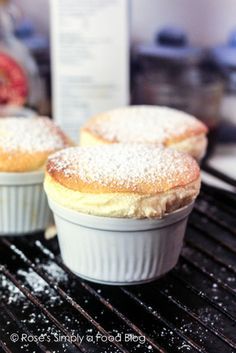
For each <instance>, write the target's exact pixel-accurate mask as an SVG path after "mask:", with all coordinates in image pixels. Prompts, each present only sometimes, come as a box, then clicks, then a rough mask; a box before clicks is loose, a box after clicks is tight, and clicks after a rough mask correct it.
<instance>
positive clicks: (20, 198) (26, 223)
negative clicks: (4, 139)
mask: <svg viewBox="0 0 236 353" xmlns="http://www.w3.org/2000/svg"><path fill="white" fill-rule="evenodd" d="M43 180H44V171H43V170H41V171H35V172H27V173H0V235H21V234H25V233H32V232H36V231H40V230H44V229H46V227H47V226H48V225H49V224H51V223H52V213H51V211H50V209H49V206H48V202H47V197H46V194H45V192H44V189H43Z"/></svg>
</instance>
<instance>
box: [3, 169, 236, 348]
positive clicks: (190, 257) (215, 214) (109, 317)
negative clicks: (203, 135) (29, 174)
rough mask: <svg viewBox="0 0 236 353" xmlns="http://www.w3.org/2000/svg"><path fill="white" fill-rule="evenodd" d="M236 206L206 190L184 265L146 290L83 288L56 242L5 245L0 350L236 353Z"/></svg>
mask: <svg viewBox="0 0 236 353" xmlns="http://www.w3.org/2000/svg"><path fill="white" fill-rule="evenodd" d="M208 172H210V173H212V174H215V175H216V176H217V177H220V178H221V179H223V180H224V181H225V182H229V183H230V184H231V185H233V186H234V187H235V186H236V182H235V181H234V180H232V179H230V178H228V177H226V176H224V175H223V174H221V173H220V174H219V172H217V171H215V170H213V169H211V168H210V169H209V168H208ZM235 206H236V196H235V194H234V193H231V192H226V191H222V190H219V189H215V188H212V187H209V186H207V185H203V186H202V191H201V194H200V196H199V198H198V200H197V202H196V206H195V209H194V212H193V213H192V215H191V217H190V220H189V223H188V228H187V234H186V238H185V239H186V240H185V246H184V248H183V251H182V255H181V257H180V260H179V263H178V265H177V266H176V268H175V269H174V270H172V271H171V272H170V273H169V274H167V275H166V276H164V277H162V278H161V279H159V280H158V281H156V282H153V283H150V284H145V285H139V286H129V287H111V286H104V285H99V284H93V283H89V282H86V281H83V280H81V279H79V278H77V277H76V276H74V275H73V274H72V273H71V272H70V271H69V270H68V269H67V268H66V267H65V266H64V265H63V263H62V262H61V259H60V255H59V249H58V244H57V239H55V238H54V239H52V240H45V239H44V237H43V235H42V234H38V235H36V236H27V237H26V236H25V237H18V238H16V237H15V238H14V237H5V238H3V237H2V238H0V263H1V267H0V272H1V277H0V305H1V308H0V313H1V314H0V350H1V351H3V352H7V353H8V352H14V353H15V352H17V353H18V352H24V353H26V352H29V353H33V352H59V353H61V352H86V353H90V352H91V353H92V352H94V353H95V352H97V353H105V352H107V353H108V352H112V353H115V352H117V353H118V352H123V353H128V352H129V353H133V352H137V353H138V352H141V353H145V352H148V353H152V352H171V353H172V352H176V353H177V352H178V353H179V352H211V353H229V352H236V207H235ZM25 337H27V339H25ZM112 340H113V341H112Z"/></svg>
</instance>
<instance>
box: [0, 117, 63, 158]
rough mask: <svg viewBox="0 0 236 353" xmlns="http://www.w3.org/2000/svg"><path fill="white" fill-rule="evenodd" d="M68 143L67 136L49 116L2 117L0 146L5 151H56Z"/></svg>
mask: <svg viewBox="0 0 236 353" xmlns="http://www.w3.org/2000/svg"><path fill="white" fill-rule="evenodd" d="M67 145H68V144H67V141H66V138H65V136H64V135H63V133H62V132H61V131H60V129H59V128H58V127H57V126H55V125H54V124H53V122H52V121H51V120H50V119H49V118H44V117H39V118H13V117H9V118H2V119H0V148H1V149H2V150H4V151H23V152H28V153H30V152H40V151H54V150H57V149H61V148H63V147H66V146H67Z"/></svg>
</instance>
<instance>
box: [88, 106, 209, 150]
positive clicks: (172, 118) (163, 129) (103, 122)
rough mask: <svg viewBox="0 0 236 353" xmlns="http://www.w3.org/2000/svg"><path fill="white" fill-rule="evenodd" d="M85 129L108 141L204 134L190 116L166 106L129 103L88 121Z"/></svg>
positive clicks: (153, 140) (158, 139)
mask: <svg viewBox="0 0 236 353" xmlns="http://www.w3.org/2000/svg"><path fill="white" fill-rule="evenodd" d="M87 128H88V130H90V131H92V132H94V133H95V134H96V135H98V136H101V137H103V138H104V139H106V140H108V141H111V142H149V143H160V144H162V143H165V142H166V141H168V140H169V139H171V138H175V137H178V136H182V135H184V134H186V133H194V132H195V133H196V132H197V133H199V132H200V133H204V132H206V131H205V127H204V125H203V124H202V123H201V122H200V121H198V120H197V119H196V118H194V117H193V116H191V115H189V114H187V113H184V112H181V111H178V110H175V109H172V108H167V107H152V106H131V107H126V108H120V109H115V110H112V111H110V112H107V113H104V114H101V115H100V116H98V117H97V118H94V119H92V120H91V122H89V123H88V125H87Z"/></svg>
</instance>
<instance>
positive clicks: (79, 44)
mask: <svg viewBox="0 0 236 353" xmlns="http://www.w3.org/2000/svg"><path fill="white" fill-rule="evenodd" d="M101 4H102V6H100V5H101ZM0 5H1V8H0V29H1V33H2V35H1V43H0V49H1V53H2V54H1V53H0V73H1V83H0V103H1V110H0V112H1V114H2V115H6V114H13V113H14V114H19V115H22V114H23V115H32V114H43V115H49V116H52V117H53V118H54V119H55V120H56V121H58V123H59V124H60V125H61V126H62V127H64V128H65V130H68V133H71V135H73V134H74V133H75V131H77V129H78V127H79V126H80V125H81V124H82V123H83V121H84V120H85V119H86V118H87V117H89V116H90V115H92V114H93V113H96V112H98V111H100V110H106V109H108V108H111V107H113V106H114V107H115V106H118V105H125V104H154V105H155V104H159V105H167V106H171V107H175V108H178V109H182V110H184V111H187V112H189V113H192V114H194V115H195V116H197V117H198V118H199V119H201V120H203V121H204V122H205V123H206V124H207V126H208V127H209V130H210V133H209V139H210V143H209V153H208V158H209V163H210V164H211V165H212V166H214V167H217V168H218V169H220V170H222V171H224V172H226V173H228V174H229V175H230V176H231V177H234V178H235V177H236V163H235V162H236V158H235V155H236V147H235V146H236V16H235V13H236V2H235V0H225V1H221V0H197V1H196V0H174V1H173V0H165V1H161V0H148V1H146V0H131V1H128V0H110V1H109V2H107V1H106V0H102V3H101V1H100V3H99V2H98V1H87V2H86V1H84V0H80V1H78V0H77V1H75V0H67V1H66V0H59V1H54V0H51V1H49V0H35V1H33V2H32V0H12V1H7V0H0ZM93 48H94V49H93ZM9 58H10V59H9ZM13 91H14V93H12V92H13ZM111 92H112V93H111ZM73 137H74V138H76V137H75V135H74V136H73ZM206 178H207V176H206ZM213 182H214V181H213Z"/></svg>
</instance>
